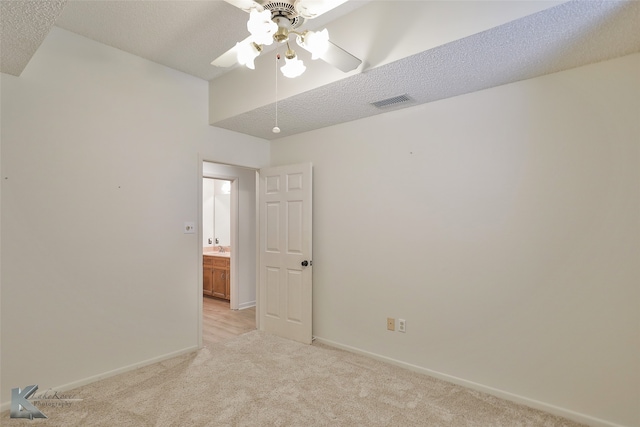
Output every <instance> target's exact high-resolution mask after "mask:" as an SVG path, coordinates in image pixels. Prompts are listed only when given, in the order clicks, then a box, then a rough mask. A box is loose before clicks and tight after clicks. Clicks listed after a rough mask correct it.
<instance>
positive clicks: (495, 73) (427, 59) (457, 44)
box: [0, 0, 640, 139]
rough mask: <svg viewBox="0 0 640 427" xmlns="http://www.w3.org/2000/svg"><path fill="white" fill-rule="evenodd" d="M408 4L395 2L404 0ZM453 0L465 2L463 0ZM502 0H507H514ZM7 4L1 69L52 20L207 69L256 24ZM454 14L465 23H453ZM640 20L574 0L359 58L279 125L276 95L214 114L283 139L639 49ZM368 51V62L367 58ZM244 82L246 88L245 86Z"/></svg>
mask: <svg viewBox="0 0 640 427" xmlns="http://www.w3.org/2000/svg"><path fill="white" fill-rule="evenodd" d="M411 3H413V2H399V1H398V2H397V4H398V5H399V6H398V7H400V5H401V4H402V5H404V6H405V7H407V5H411ZM454 3H457V4H458V5H461V4H462V5H463V6H462V7H463V8H464V7H466V6H464V2H454ZM494 3H495V2H494ZM498 3H500V4H502V5H504V6H506V5H508V4H509V1H507V0H504V1H502V2H498ZM366 4H367V1H354V0H351V1H348V2H347V3H345V4H344V5H342V6H340V7H338V8H336V9H334V10H333V11H331V12H330V13H327V14H325V15H323V16H322V17H320V18H318V19H316V20H313V21H310V23H309V25H306V28H315V27H320V26H323V25H325V24H326V23H329V22H331V21H332V20H334V19H336V18H338V17H341V16H345V15H347V14H349V13H354V14H358V13H360V11H359V10H358V8H360V7H362V6H363V5H366ZM393 4H394V5H395V4H396V2H393ZM415 4H416V3H414V5H415ZM469 4H470V3H469ZM0 5H1V7H2V8H1V10H0V12H1V15H0V23H1V24H2V25H1V28H0V31H1V32H0V36H1V48H2V49H1V51H2V55H1V59H2V62H1V63H0V71H2V72H3V73H8V74H13V75H20V73H21V72H22V70H23V69H24V67H25V66H26V65H27V63H28V61H29V59H30V58H31V56H32V55H33V54H34V53H35V51H36V50H37V48H38V46H39V45H40V43H41V42H42V40H43V39H44V37H46V34H47V33H48V31H49V29H50V27H51V26H52V25H54V24H55V25H56V26H59V27H61V28H64V29H67V30H69V31H72V32H75V33H77V34H80V35H82V36H85V37H88V38H91V39H93V40H96V41H98V42H101V43H104V44H107V45H109V46H113V47H115V48H118V49H121V50H123V51H126V52H129V53H132V54H135V55H138V56H140V57H143V58H145V59H148V60H150V61H154V62H157V63H159V64H163V65H166V66H168V67H171V68H174V69H177V70H180V71H183V72H185V73H188V74H191V75H194V76H196V77H199V78H202V79H205V80H212V79H217V78H219V77H221V76H222V74H225V73H227V72H228V71H229V69H223V68H216V67H214V66H211V65H210V62H211V61H212V60H213V59H214V58H216V57H217V56H219V55H220V54H222V53H223V52H225V51H226V50H228V49H229V48H231V47H232V46H233V45H234V44H235V42H236V41H238V40H242V39H244V38H245V37H246V36H247V34H248V33H247V30H246V20H247V14H246V13H245V12H242V11H240V10H238V9H236V8H234V7H233V6H230V5H229V4H228V3H226V2H223V1H204V0H203V1H169V0H156V1H151V0H147V1H135V0H129V1H99V0H83V1H74V0H69V1H68V2H67V1H64V0H58V1H54V0H34V1H28V0H20V1H11V0H1V1H0ZM501 7H503V6H501ZM365 9H366V8H364V7H363V9H362V10H363V11H364V10H365ZM404 10H405V9H402V11H404ZM349 16H353V15H349ZM407 18H410V19H412V20H416V19H418V20H419V19H420V17H416V16H407ZM447 22H448V21H447ZM504 22H506V21H504ZM403 24H405V22H403V21H402V20H399V21H397V20H388V21H386V22H385V21H382V22H380V21H376V22H370V25H371V26H372V28H374V29H375V28H379V26H381V25H384V26H388V25H397V26H398V30H397V34H398V35H399V36H400V35H401V33H402V30H401V29H402V26H403ZM423 25H424V24H423ZM455 25H459V22H451V23H450V25H449V27H452V26H455ZM494 25H495V24H494ZM486 28H489V27H486ZM638 28H640V2H637V1H610V0H605V1H596V0H574V1H570V2H566V3H563V4H560V5H558V6H555V7H551V8H549V9H546V10H542V11H541V12H538V13H534V14H533V15H529V16H525V17H523V18H520V19H516V20H513V21H511V22H507V23H506V24H503V25H498V26H497V27H494V28H491V29H488V30H486V31H481V32H478V33H476V34H472V33H469V34H472V35H470V36H467V37H463V38H459V39H458V40H453V41H449V42H444V44H442V43H441V44H440V45H437V46H435V47H433V48H428V49H427V50H424V51H422V52H420V53H417V54H411V55H410V56H407V57H404V58H401V59H398V60H396V61H393V62H390V63H385V64H382V65H376V66H373V67H363V70H364V71H363V72H362V73H358V74H353V75H351V76H350V77H347V78H343V79H341V80H338V81H336V82H334V83H328V84H323V85H316V86H315V87H314V88H312V89H311V90H306V91H304V92H302V93H298V94H295V95H292V96H289V97H287V98H285V99H281V100H279V102H278V118H279V123H278V124H279V126H280V128H281V129H282V132H281V133H280V134H273V133H272V132H271V129H272V127H273V125H274V118H275V103H269V104H268V105H262V106H260V107H258V108H255V109H253V107H251V108H249V109H248V111H242V112H240V113H237V114H235V115H234V116H233V117H229V118H225V119H224V120H221V121H218V122H215V123H212V124H213V125H215V126H219V127H223V128H227V129H231V130H234V131H237V132H241V133H246V134H249V135H254V136H258V137H261V138H265V139H274V138H276V137H278V138H280V137H284V136H287V135H292V134H296V133H300V132H305V131H309V130H312V129H317V128H321V127H325V126H330V125H333V124H337V123H341V122H345V121H350V120H355V119H358V118H362V117H367V116H372V115H375V114H380V113H383V112H386V111H392V110H397V109H400V108H405V107H407V106H412V105H418V104H421V103H425V102H430V101H434V100H437V99H443V98H448V97H452V96H456V95H460V94H464V93H469V92H473V91H477V90H482V89H486V88H490V87H494V86H498V85H502V84H506V83H510V82H514V81H518V80H522V79H528V78H532V77H536V76H540V75H544V74H548V73H553V72H557V71H561V70H565V69H569V68H573V67H578V66H581V65H586V64H590V63H593V62H598V61H602V60H606V59H610V58H615V57H619V56H623V55H626V54H630V53H634V52H640V31H638ZM353 34H354V35H356V37H351V39H350V40H349V42H351V43H354V42H360V43H362V46H364V45H365V44H367V45H368V46H369V45H370V43H369V40H364V39H363V40H358V37H357V34H358V33H357V32H354V33H353ZM349 35H351V33H350V34H349ZM394 43H397V42H396V41H395V40H393V39H388V40H385V41H384V44H386V46H383V45H382V43H378V44H374V45H373V46H372V47H367V49H371V48H373V49H383V48H385V49H389V47H390V46H392V45H393V44H394ZM405 43H406V40H405ZM370 53H371V54H373V53H374V52H370ZM404 56H406V55H404ZM362 59H363V60H364V61H365V63H366V62H367V59H368V58H367V57H366V56H363V57H362ZM232 71H233V70H232ZM238 71H240V70H238ZM253 78H254V79H255V75H254V77H253ZM238 93H240V95H241V96H246V95H247V94H246V93H242V90H241V89H240V90H238ZM402 94H407V95H408V96H409V97H411V98H412V100H411V101H409V102H406V103H400V104H395V105H392V106H390V107H386V108H384V109H379V108H376V107H374V106H372V105H370V103H371V102H374V101H379V100H382V99H385V98H389V97H393V96H397V95H402ZM216 101H219V102H228V101H229V100H228V99H222V100H216ZM245 110H247V109H245Z"/></svg>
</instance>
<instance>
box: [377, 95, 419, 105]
mask: <svg viewBox="0 0 640 427" xmlns="http://www.w3.org/2000/svg"><path fill="white" fill-rule="evenodd" d="M409 101H413V98H411V97H409V95H407V94H406V93H405V94H404V95H398V96H394V97H391V98H387V99H383V100H381V101H376V102H372V103H371V105H373V106H374V107H378V108H384V107H390V106H392V105H396V104H400V103H403V102H409Z"/></svg>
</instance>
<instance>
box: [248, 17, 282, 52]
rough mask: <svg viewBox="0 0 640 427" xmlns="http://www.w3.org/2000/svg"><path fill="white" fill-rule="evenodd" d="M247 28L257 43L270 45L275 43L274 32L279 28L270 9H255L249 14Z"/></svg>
mask: <svg viewBox="0 0 640 427" xmlns="http://www.w3.org/2000/svg"><path fill="white" fill-rule="evenodd" d="M247 30H249V32H250V33H251V36H252V38H253V41H254V42H255V43H257V44H264V45H270V44H271V43H273V35H274V33H275V32H276V31H277V30H278V24H276V23H275V22H273V21H272V20H271V12H269V11H268V10H264V11H262V12H258V11H257V10H256V9H253V10H252V11H251V13H250V14H249V21H248V22H247Z"/></svg>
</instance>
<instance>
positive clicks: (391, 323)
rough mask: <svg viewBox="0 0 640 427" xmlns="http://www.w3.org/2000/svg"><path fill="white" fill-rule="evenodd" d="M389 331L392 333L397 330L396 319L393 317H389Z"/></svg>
mask: <svg viewBox="0 0 640 427" xmlns="http://www.w3.org/2000/svg"><path fill="white" fill-rule="evenodd" d="M387 329H388V330H390V331H395V330H396V319H394V318H393V317H387Z"/></svg>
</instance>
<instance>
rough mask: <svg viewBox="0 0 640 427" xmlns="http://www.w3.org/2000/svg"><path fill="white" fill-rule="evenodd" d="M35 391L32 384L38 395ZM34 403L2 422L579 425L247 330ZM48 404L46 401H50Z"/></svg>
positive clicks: (343, 354) (348, 355)
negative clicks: (32, 412) (30, 410)
mask: <svg viewBox="0 0 640 427" xmlns="http://www.w3.org/2000/svg"><path fill="white" fill-rule="evenodd" d="M41 391H42V390H38V392H41ZM63 397H68V398H74V399H82V401H73V402H67V403H65V404H64V405H54V406H42V405H40V404H38V403H37V402H34V404H36V406H37V407H38V408H39V409H40V410H41V411H42V412H43V413H44V414H45V415H47V417H48V419H34V420H33V421H30V420H19V419H9V412H8V411H5V412H3V413H2V418H1V419H0V421H2V422H1V424H2V425H7V426H12V425H16V426H21V425H29V426H65V427H68V426H82V427H90V426H109V427H113V426H180V427H182V426H189V427H191V426H349V427H351V426H403V427H406V426H483V427H487V426H491V427H494V426H509V427H514V426H536V427H538V426H549V427H551V426H578V425H579V424H576V423H574V422H572V421H568V420H566V419H563V418H560V417H556V416H554V415H550V414H546V413H544V412H541V411H538V410H535V409H531V408H528V407H525V406H521V405H517V404H514V403H511V402H508V401H505V400H501V399H498V398H495V397H492V396H489V395H487V394H484V393H480V392H477V391H474V390H470V389H466V388H463V387H460V386H457V385H453V384H450V383H447V382H444V381H440V380H437V379H434V378H431V377H428V376H424V375H420V374H416V373H414V372H411V371H407V370H404V369H401V368H398V367H396V366H392V365H389V364H386V363H382V362H379V361H376V360H373V359H369V358H366V357H363V356H359V355H355V354H351V353H348V352H345V351H341V350H336V349H333V348H330V347H326V346H321V345H311V346H309V345H303V344H299V343H296V342H293V341H288V340H285V339H281V338H278V337H275V336H272V335H269V334H266V333H263V332H259V331H253V332H249V333H247V334H244V335H241V336H239V337H237V338H235V339H232V340H230V341H226V342H223V343H218V344H213V345H210V346H208V347H205V348H203V349H202V350H200V351H198V352H197V353H192V354H188V355H183V356H179V357H176V358H173V359H170V360H167V361H164V362H160V363H156V364H154V365H150V366H146V367H143V368H140V369H137V370H135V371H132V372H128V373H124V374H121V375H117V376H115V377H111V378H107V379H105V380H102V381H98V382H95V383H92V384H89V385H86V386H83V387H80V388H77V389H75V390H72V391H67V392H64V393H63ZM54 403H55V402H54Z"/></svg>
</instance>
